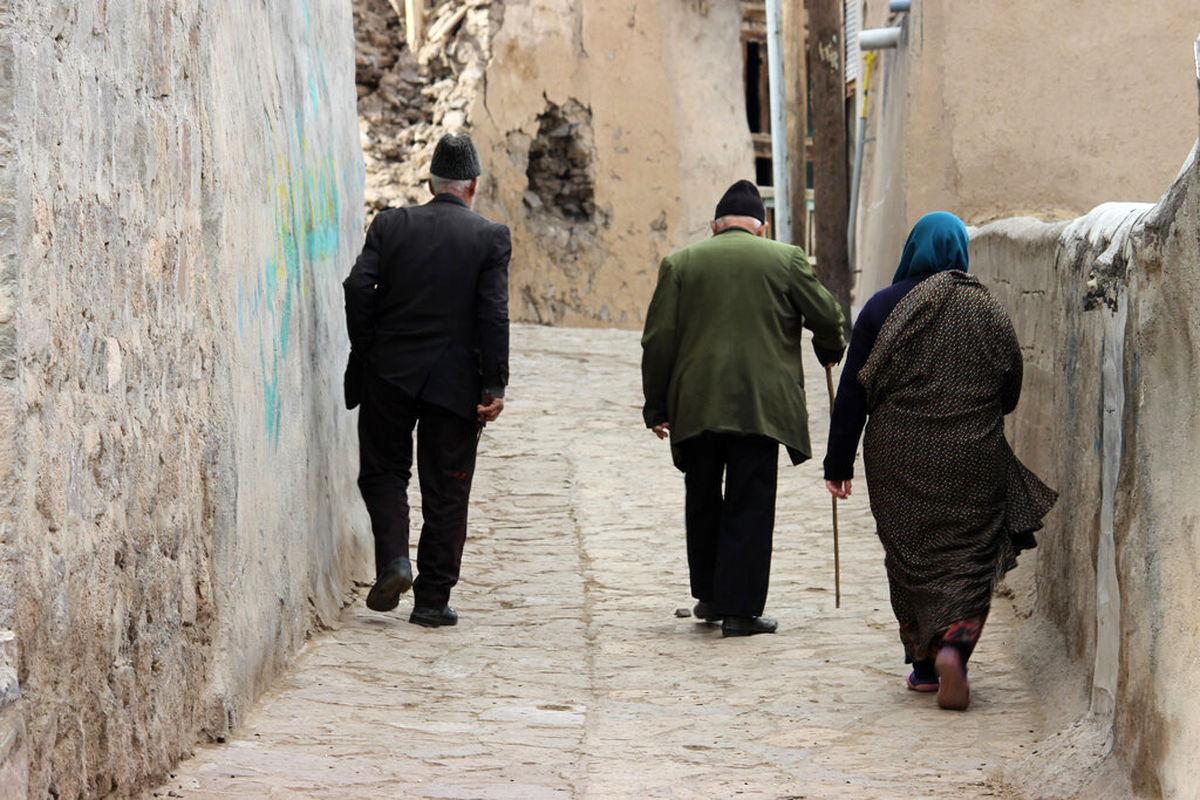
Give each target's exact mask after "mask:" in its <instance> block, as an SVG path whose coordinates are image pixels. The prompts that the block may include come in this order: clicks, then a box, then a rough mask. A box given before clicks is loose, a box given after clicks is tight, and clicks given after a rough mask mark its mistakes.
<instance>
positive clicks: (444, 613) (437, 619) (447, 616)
mask: <svg viewBox="0 0 1200 800" xmlns="http://www.w3.org/2000/svg"><path fill="white" fill-rule="evenodd" d="M408 621H409V622H411V623H413V624H416V625H423V626H424V627H426V628H440V627H442V626H443V625H457V624H458V612H457V611H455V610H454V609H453V608H451V607H450V606H442V607H441V608H430V607H429V606H417V607H416V608H414V609H413V610H412V614H410V615H409V617H408Z"/></svg>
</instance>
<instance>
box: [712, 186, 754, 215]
mask: <svg viewBox="0 0 1200 800" xmlns="http://www.w3.org/2000/svg"><path fill="white" fill-rule="evenodd" d="M721 217H754V218H755V219H756V220H758V221H759V222H764V221H765V220H766V219H767V209H766V207H765V206H763V201H762V196H761V195H760V194H759V193H758V187H757V186H755V185H754V184H753V183H751V182H750V181H738V182H737V183H735V184H734V185H733V186H730V187H729V188H728V189H726V190H725V194H724V195H723V196H722V197H721V202H719V203H717V213H716V214H715V215H714V216H713V219H720V218H721Z"/></svg>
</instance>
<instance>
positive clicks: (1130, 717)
mask: <svg viewBox="0 0 1200 800" xmlns="http://www.w3.org/2000/svg"><path fill="white" fill-rule="evenodd" d="M1197 74H1198V77H1200V71H1198V73H1197ZM971 266H972V270H973V271H974V272H976V273H977V274H978V275H979V276H980V278H981V279H982V280H984V281H985V282H986V283H988V284H989V285H990V286H992V287H993V288H994V289H995V290H996V292H997V294H998V295H999V296H1000V297H1001V298H1002V299H1003V300H1004V302H1005V304H1006V305H1007V306H1008V308H1009V309H1010V311H1011V313H1012V315H1013V317H1014V321H1015V323H1016V325H1017V331H1018V335H1019V337H1020V339H1021V341H1022V344H1023V349H1024V352H1025V356H1026V389H1025V393H1024V396H1023V398H1022V402H1021V407H1020V409H1019V410H1018V412H1017V414H1015V415H1014V418H1013V427H1012V429H1011V430H1010V436H1011V438H1012V440H1013V442H1014V449H1015V450H1016V451H1017V452H1018V454H1020V455H1021V456H1022V457H1023V458H1025V459H1026V460H1027V461H1028V462H1029V463H1030V466H1032V467H1033V468H1034V469H1035V470H1036V471H1038V472H1039V473H1040V474H1042V475H1043V476H1044V477H1045V478H1046V479H1047V481H1048V482H1049V483H1051V484H1052V485H1054V486H1055V487H1056V488H1057V489H1058V490H1059V491H1060V492H1061V494H1062V496H1061V499H1060V501H1059V504H1058V507H1057V508H1056V510H1055V511H1054V512H1053V514H1052V515H1051V517H1050V518H1049V519H1048V526H1047V528H1046V530H1045V531H1044V532H1042V533H1041V534H1039V541H1040V546H1039V547H1038V549H1037V550H1036V551H1034V554H1032V555H1035V559H1034V560H1032V561H1030V562H1029V563H1026V564H1025V565H1023V567H1022V568H1021V571H1020V572H1019V573H1017V574H1016V575H1015V576H1014V583H1015V585H1016V587H1017V589H1016V592H1015V593H1016V595H1017V597H1018V601H1019V602H1020V603H1021V604H1022V605H1024V606H1025V608H1026V613H1028V614H1030V615H1031V625H1030V626H1029V627H1030V635H1029V636H1028V638H1027V640H1026V648H1027V655H1028V657H1029V659H1030V662H1031V663H1030V669H1031V674H1032V675H1033V676H1034V678H1035V680H1037V681H1040V682H1041V683H1042V689H1043V691H1045V693H1046V697H1047V707H1048V708H1055V711H1054V712H1053V714H1052V717H1053V716H1054V714H1057V721H1058V722H1059V723H1061V727H1059V728H1058V729H1054V726H1052V730H1051V731H1050V732H1049V735H1048V737H1047V741H1046V743H1045V746H1044V747H1042V748H1040V753H1039V755H1038V756H1036V757H1033V758H1031V759H1030V760H1029V761H1028V762H1026V763H1023V764H1020V765H1016V766H1015V767H1014V769H1013V770H1012V773H1011V777H1012V778H1013V780H1014V781H1015V782H1017V783H1024V784H1026V785H1031V786H1033V785H1035V786H1036V792H1035V793H1037V794H1038V796H1080V797H1111V798H1118V797H1128V796H1131V795H1135V796H1138V797H1195V796H1198V795H1200V777H1198V773H1197V772H1196V769H1195V765H1194V758H1193V755H1194V753H1195V752H1196V748H1197V746H1200V707H1198V706H1197V705H1196V704H1195V703H1194V702H1192V698H1191V695H1192V693H1193V687H1194V686H1196V685H1197V683H1198V682H1200V667H1198V666H1197V665H1198V664H1200V634H1198V633H1197V630H1198V629H1200V611H1197V607H1196V604H1195V602H1194V601H1195V597H1196V596H1197V592H1200V572H1198V567H1197V564H1200V558H1197V553H1200V526H1198V525H1197V524H1196V520H1197V519H1200V500H1197V498H1200V478H1198V477H1197V475H1196V471H1195V469H1193V468H1192V463H1193V462H1194V450H1195V447H1196V443H1197V442H1200V420H1198V419H1197V415H1196V412H1195V398H1196V397H1197V395H1198V394H1200V326H1198V325H1197V323H1196V305H1197V300H1198V298H1200V294H1198V292H1197V288H1196V287H1197V286H1200V166H1198V165H1197V162H1196V158H1195V151H1194V150H1193V154H1192V156H1191V157H1189V159H1188V161H1187V164H1186V165H1185V167H1184V169H1183V170H1182V171H1181V172H1180V174H1179V177H1178V178H1177V179H1176V180H1175V182H1174V184H1173V185H1172V186H1171V188H1170V189H1169V191H1168V192H1167V193H1166V194H1165V195H1164V196H1163V198H1162V199H1161V200H1160V201H1159V202H1158V203H1157V204H1155V205H1150V204H1106V205H1103V206H1100V207H1098V208H1096V209H1095V210H1093V211H1092V212H1091V213H1090V214H1088V215H1086V216H1084V217H1081V218H1078V219H1076V220H1073V221H1070V222H1064V223H1057V224H1047V223H1042V222H1038V221H1036V220H1032V219H1012V220H1005V221H1001V222H997V223H993V224H991V225H988V226H985V227H984V228H982V229H979V230H977V231H975V232H974V233H973V236H972V242H971ZM1023 558H1025V559H1028V557H1027V556H1023ZM1044 623H1048V624H1044ZM1059 650H1061V651H1063V653H1065V656H1066V659H1065V661H1066V662H1067V663H1066V664H1061V663H1058V662H1059V661H1061V660H1064V659H1061V658H1060V655H1061V654H1060V653H1059V652H1058V651H1059ZM1064 668H1065V669H1064ZM1072 669H1073V671H1074V672H1075V674H1077V675H1079V676H1081V677H1082V678H1083V680H1082V681H1080V682H1077V681H1075V680H1072V679H1071V677H1070V672H1071V670H1072ZM1076 793H1078V794H1077V795H1076Z"/></svg>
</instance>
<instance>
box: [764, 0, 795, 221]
mask: <svg viewBox="0 0 1200 800" xmlns="http://www.w3.org/2000/svg"><path fill="white" fill-rule="evenodd" d="M779 2H780V0H767V80H768V87H769V88H768V96H769V98H770V100H769V102H770V105H771V182H772V183H773V184H774V190H775V239H776V240H777V241H780V242H786V243H788V244H790V243H791V241H792V215H791V211H790V208H789V207H788V199H789V198H790V196H791V195H790V194H789V193H788V170H787V120H786V119H785V117H784V111H785V109H784V107H783V28H782V26H781V25H780V20H781V18H782V13H781V11H780V6H779Z"/></svg>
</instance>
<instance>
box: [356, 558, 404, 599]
mask: <svg viewBox="0 0 1200 800" xmlns="http://www.w3.org/2000/svg"><path fill="white" fill-rule="evenodd" d="M412 583H413V578H412V563H411V562H410V561H409V560H408V559H407V558H405V557H404V556H400V557H399V558H393V559H392V560H391V561H389V562H388V563H387V566H385V567H384V568H383V572H381V573H379V575H378V576H377V577H376V578H375V585H374V586H372V587H371V591H369V592H367V608H369V609H371V610H372V611H391V610H392V609H393V608H395V607H396V606H398V605H399V604H400V595H402V594H404V593H405V592H407V591H408V590H409V588H411V587H412Z"/></svg>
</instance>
